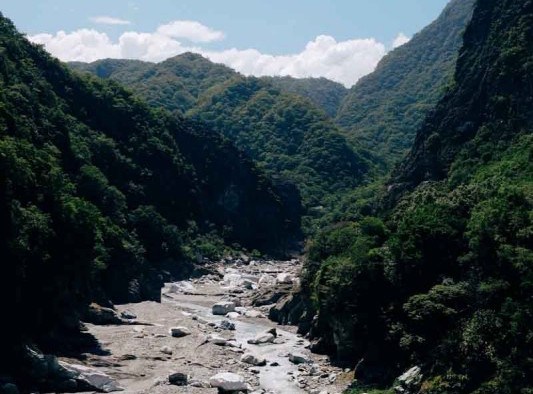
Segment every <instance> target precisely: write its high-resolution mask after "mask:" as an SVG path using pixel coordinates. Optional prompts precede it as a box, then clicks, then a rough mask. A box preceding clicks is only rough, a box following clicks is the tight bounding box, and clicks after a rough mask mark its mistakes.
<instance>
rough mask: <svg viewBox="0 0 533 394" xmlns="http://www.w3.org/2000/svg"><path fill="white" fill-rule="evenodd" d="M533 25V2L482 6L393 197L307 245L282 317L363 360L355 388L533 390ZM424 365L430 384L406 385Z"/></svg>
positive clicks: (423, 380) (484, 1)
mask: <svg viewBox="0 0 533 394" xmlns="http://www.w3.org/2000/svg"><path fill="white" fill-rule="evenodd" d="M532 22H533V2H531V1H529V0H520V1H510V0H503V1H500V0H479V1H477V2H476V5H475V8H474V14H473V17H472V20H471V22H470V23H469V25H468V27H467V29H466V31H465V35H464V44H463V47H462V49H461V52H460V55H459V57H458V61H457V67H456V71H455V74H454V82H453V83H452V84H451V85H450V87H449V90H448V92H447V93H446V94H445V96H444V97H443V98H442V99H441V100H440V101H439V103H438V105H437V107H436V110H435V112H434V113H433V114H432V115H430V116H429V117H428V118H427V119H426V121H425V122H424V124H423V126H422V128H421V129H420V130H419V132H418V133H417V136H416V139H415V144H414V146H413V148H412V150H411V152H410V154H409V155H408V157H407V158H406V159H404V161H402V163H401V165H400V166H399V167H398V168H397V170H396V171H395V172H394V173H393V175H392V177H391V180H390V183H389V184H390V186H389V192H388V195H387V197H386V199H385V205H382V207H381V209H380V210H378V211H377V216H368V215H366V216H365V215H361V217H362V218H361V220H358V221H356V222H347V223H346V222H345V223H340V224H338V225H335V226H332V227H331V228H329V229H327V230H326V231H324V232H322V233H321V234H320V235H318V236H317V237H315V238H314V239H313V240H312V241H311V242H310V244H309V246H308V262H307V264H306V268H305V274H304V283H303V291H302V293H301V294H300V295H299V297H300V298H299V299H300V301H298V302H299V303H300V304H298V305H296V306H297V308H296V309H294V310H291V307H290V305H289V306H288V310H285V311H282V312H283V313H285V314H286V315H285V317H282V320H283V319H285V320H284V321H285V322H287V319H288V318H290V319H293V321H294V320H296V321H297V320H298V319H300V328H301V330H302V331H304V332H305V331H308V332H309V333H310V336H311V338H312V340H313V343H312V348H313V349H314V350H315V351H318V352H326V353H330V354H332V355H334V357H336V358H337V360H338V361H339V362H343V363H346V364H348V365H350V366H355V378H356V379H357V380H356V381H355V382H354V384H353V390H351V391H350V393H354V394H355V393H363V392H373V391H372V390H376V392H387V393H388V392H393V391H396V392H397V391H399V390H403V392H408V393H423V394H440V393H454V394H463V393H465V394H466V393H472V394H474V393H475V394H487V393H494V394H496V393H509V394H511V393H528V392H531V390H533V381H532V379H531V377H532V376H533V373H532V372H533V370H532V364H531V359H532V353H531V349H533V347H532V346H531V338H533V332H532V327H533V320H532V317H533V310H532V305H533V303H532V302H531V295H532V294H533V253H532V250H531V246H532V245H533V242H532V241H533V223H532V219H533V217H532V215H531V212H533V209H532V208H533V166H532V163H533V161H532V152H533V151H532V149H531V148H532V146H533V141H532V131H533V116H532V112H531V111H532V108H533V106H532V105H531V104H532V100H533V90H532V89H531V86H533V85H532V81H533V69H532V68H531V65H532V64H533V62H532V59H533V23H532ZM292 302H293V303H294V302H295V301H292ZM302 302H303V303H304V304H305V305H307V309H306V312H305V313H304V314H303V315H301V316H299V317H294V313H296V311H301V303H302ZM283 313H282V315H283ZM314 314H316V317H315V318H314V319H312V320H311V319H310V318H311V317H312V316H313V315H314ZM413 366H419V367H420V368H421V373H422V375H421V376H420V377H419V381H418V382H416V381H414V383H412V384H411V385H410V386H409V385H407V384H406V383H405V382H404V383H402V382H400V381H398V380H396V379H395V378H396V377H398V376H399V375H400V374H401V373H402V372H404V371H406V370H408V369H410V368H411V367H413ZM391 386H395V387H396V386H397V387H398V388H397V389H394V390H393V388H391ZM380 390H383V391H380Z"/></svg>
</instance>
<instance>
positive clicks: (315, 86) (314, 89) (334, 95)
mask: <svg viewBox="0 0 533 394" xmlns="http://www.w3.org/2000/svg"><path fill="white" fill-rule="evenodd" d="M262 79H264V80H267V81H269V82H270V83H272V85H274V86H275V87H276V88H277V89H279V90H281V91H282V92H286V93H294V94H297V95H299V96H302V97H305V98H307V99H309V100H310V101H311V102H312V103H313V104H315V105H316V106H317V107H319V108H321V109H323V110H324V111H325V112H326V114H328V116H330V117H331V118H334V117H335V115H336V114H337V111H338V110H339V107H340V105H341V103H342V100H343V99H344V97H345V96H346V95H347V94H348V91H349V90H348V89H347V88H345V87H344V86H343V85H341V84H340V83H338V82H334V81H330V80H329V79H326V78H293V77H263V78H262Z"/></svg>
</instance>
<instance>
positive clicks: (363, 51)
mask: <svg viewBox="0 0 533 394" xmlns="http://www.w3.org/2000/svg"><path fill="white" fill-rule="evenodd" d="M223 37H224V34H223V33H222V32H220V31H216V30H213V29H211V28H209V27H207V26H204V25H202V24H201V23H199V22H194V21H174V22H171V23H168V24H165V25H161V26H159V28H157V30H156V31H154V32H151V33H141V32H134V31H128V32H125V33H123V34H122V35H121V36H120V37H119V38H118V40H116V41H113V40H111V39H110V38H109V36H108V35H107V34H105V33H102V32H98V31H96V30H93V29H80V30H76V31H73V32H71V33H66V32H64V31H59V32H57V33H56V34H37V35H34V36H30V37H29V39H30V40H31V41H33V42H35V43H38V44H42V45H44V46H45V48H46V49H47V50H48V51H49V52H50V53H52V54H53V55H54V56H57V57H58V58H60V59H61V60H63V61H84V62H91V61H94V60H98V59H103V58H118V59H140V60H145V61H152V62H159V61H162V60H164V59H167V58H169V57H172V56H176V55H179V54H181V53H184V52H195V53H199V54H201V55H203V56H205V57H207V58H209V59H210V60H212V61H214V62H217V63H223V64H226V65H227V66H229V67H231V68H234V69H235V70H237V71H239V72H241V73H243V74H245V75H255V76H265V75H271V76H275V75H290V76H293V77H297V78H304V77H325V78H328V79H331V80H334V81H337V82H340V83H342V84H344V85H345V86H348V87H349V86H352V85H353V84H354V83H355V82H357V80H358V79H359V78H361V77H362V76H364V75H366V74H368V73H370V72H372V71H373V70H374V68H375V67H376V65H377V63H378V62H379V60H380V59H381V58H382V57H383V56H384V55H385V54H386V52H387V50H386V46H385V45H384V44H382V43H380V42H378V41H377V40H375V39H372V38H370V39H353V40H346V41H337V40H335V38H333V37H331V36H327V35H320V36H318V37H316V38H315V39H314V40H312V41H310V42H308V43H307V45H306V46H305V48H304V49H303V50H302V51H301V52H299V53H295V54H288V55H270V54H265V53H261V52H260V51H258V50H256V49H244V50H243V49H236V48H232V49H226V50H220V51H210V50H206V49H204V48H202V47H200V46H194V45H191V44H184V43H183V42H182V41H180V40H187V41H189V42H194V43H205V42H211V41H215V40H221V39H223ZM399 37H400V35H399V36H398V37H397V38H396V39H395V43H399V42H401V41H400V39H399ZM403 37H404V38H403V41H404V42H405V39H407V37H405V35H403Z"/></svg>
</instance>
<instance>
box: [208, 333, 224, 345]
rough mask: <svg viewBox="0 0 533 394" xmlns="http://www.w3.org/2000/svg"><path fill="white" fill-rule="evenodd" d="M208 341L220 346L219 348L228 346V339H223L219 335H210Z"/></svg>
mask: <svg viewBox="0 0 533 394" xmlns="http://www.w3.org/2000/svg"><path fill="white" fill-rule="evenodd" d="M207 340H208V341H209V342H211V343H212V344H214V345H218V346H226V344H227V343H228V340H227V339H225V338H222V337H221V336H219V335H217V334H209V335H208V336H207Z"/></svg>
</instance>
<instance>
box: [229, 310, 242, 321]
mask: <svg viewBox="0 0 533 394" xmlns="http://www.w3.org/2000/svg"><path fill="white" fill-rule="evenodd" d="M226 317H227V318H228V319H232V320H235V319H238V318H240V317H241V315H240V314H238V313H237V312H230V313H226Z"/></svg>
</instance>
